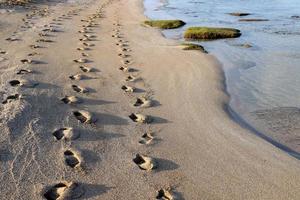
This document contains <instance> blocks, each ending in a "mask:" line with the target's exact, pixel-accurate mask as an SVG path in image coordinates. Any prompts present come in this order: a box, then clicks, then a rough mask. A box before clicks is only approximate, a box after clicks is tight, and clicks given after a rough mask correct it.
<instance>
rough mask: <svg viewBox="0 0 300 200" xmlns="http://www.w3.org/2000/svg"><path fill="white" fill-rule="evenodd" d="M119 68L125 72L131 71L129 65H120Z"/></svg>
mask: <svg viewBox="0 0 300 200" xmlns="http://www.w3.org/2000/svg"><path fill="white" fill-rule="evenodd" d="M119 70H121V71H123V72H129V68H128V67H120V68H119Z"/></svg>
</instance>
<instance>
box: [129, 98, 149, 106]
mask: <svg viewBox="0 0 300 200" xmlns="http://www.w3.org/2000/svg"><path fill="white" fill-rule="evenodd" d="M151 105H152V101H151V100H150V99H148V98H146V97H139V98H137V99H136V101H135V103H134V104H133V106H134V107H142V108H149V107H151Z"/></svg>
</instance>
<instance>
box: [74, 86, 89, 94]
mask: <svg viewBox="0 0 300 200" xmlns="http://www.w3.org/2000/svg"><path fill="white" fill-rule="evenodd" d="M72 89H73V90H74V91H75V92H78V93H87V92H89V90H88V89H87V88H85V87H81V86H78V85H72Z"/></svg>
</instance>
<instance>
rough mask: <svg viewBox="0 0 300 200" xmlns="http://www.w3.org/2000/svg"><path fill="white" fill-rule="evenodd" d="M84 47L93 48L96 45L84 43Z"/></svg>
mask: <svg viewBox="0 0 300 200" xmlns="http://www.w3.org/2000/svg"><path fill="white" fill-rule="evenodd" d="M82 44H83V45H84V46H86V47H93V46H95V45H94V44H91V43H87V42H84V43H82Z"/></svg>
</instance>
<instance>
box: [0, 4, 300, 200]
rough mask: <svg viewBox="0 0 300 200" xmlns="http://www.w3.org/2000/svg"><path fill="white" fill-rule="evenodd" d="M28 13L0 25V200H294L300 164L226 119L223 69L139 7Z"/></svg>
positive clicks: (40, 7)
mask: <svg viewBox="0 0 300 200" xmlns="http://www.w3.org/2000/svg"><path fill="white" fill-rule="evenodd" d="M30 5H31V7H30V6H29V7H28V9H24V10H23V9H22V11H12V12H8V11H6V12H2V13H1V14H0V15H1V17H0V28H1V31H0V38H1V40H0V50H1V55H0V58H1V61H0V70H1V73H0V77H1V90H0V92H1V101H2V102H3V103H2V105H1V106H0V109H1V112H0V119H1V121H0V127H1V136H0V170H1V171H0V172H1V173H0V180H1V182H0V192H1V194H0V199H10V200H21V199H24V200H25V199H26V200H28V199H31V200H35V199H95V200H99V199H103V200H106V199H107V200H108V199H109V200H111V199H124V200H141V199H187V200H200V199H201V200H202V199H207V200H217V199H223V200H227V199H228V200H232V199H236V200H240V199H243V200H253V199H262V200H267V199H272V200H275V199H278V200H287V199H289V200H297V199H299V196H300V190H299V188H300V167H299V166H300V162H299V160H297V159H296V158H294V157H292V156H290V155H288V154H287V153H285V152H283V151H282V150H280V149H278V148H276V147H275V146H273V145H272V144H270V143H268V142H267V141H264V140H263V139H261V138H259V137H257V136H255V135H254V134H253V133H251V132H250V131H248V130H246V129H244V128H242V127H241V126H240V125H239V124H237V123H236V122H234V121H233V120H232V119H230V117H229V115H228V113H227V112H226V110H225V109H224V107H225V105H226V104H227V103H228V99H229V97H228V96H227V95H226V93H225V92H224V84H223V82H224V77H223V72H222V69H221V67H220V63H218V61H217V59H216V58H215V57H213V56H212V55H209V54H208V55H207V54H203V53H200V52H197V51H183V50H182V48H181V47H180V43H179V42H178V41H173V40H169V39H166V38H164V37H163V36H162V34H161V32H160V30H158V29H155V28H150V27H147V26H145V25H143V24H142V22H143V21H144V20H146V17H145V16H144V14H143V9H144V8H143V2H142V0H130V1H128V0H90V1H78V2H77V1H72V2H69V3H66V2H61V3H59V2H58V3H56V4H54V3H52V4H51V5H47V4H42V3H41V4H30ZM32 5H35V7H33V6H32ZM137 155H138V156H137ZM170 196H172V197H170Z"/></svg>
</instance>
